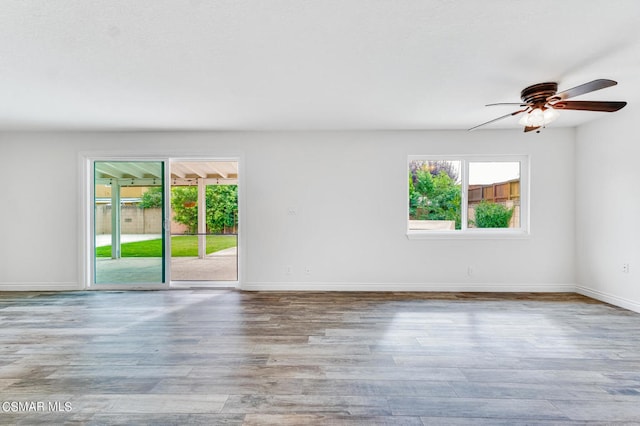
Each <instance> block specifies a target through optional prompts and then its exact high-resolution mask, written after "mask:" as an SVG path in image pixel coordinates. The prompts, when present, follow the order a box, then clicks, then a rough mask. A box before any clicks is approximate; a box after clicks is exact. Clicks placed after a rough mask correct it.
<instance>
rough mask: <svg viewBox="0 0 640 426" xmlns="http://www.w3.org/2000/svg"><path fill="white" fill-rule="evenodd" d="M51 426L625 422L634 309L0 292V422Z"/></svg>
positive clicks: (637, 320)
mask: <svg viewBox="0 0 640 426" xmlns="http://www.w3.org/2000/svg"><path fill="white" fill-rule="evenodd" d="M20 404H22V405H20ZM63 423H66V424H101V425H102V424H153V425H164V424H166V425H169V424H176V425H186V424H203V425H219V424H223V425H288V424H291V425H306V424H311V425H423V424H424V425H431V424H435V425H518V424H522V425H524V424H526V425H543V424H553V425H582V424H600V425H605V424H606V425H610V424H640V314H637V313H633V312H630V311H627V310H624V309H621V308H617V307H614V306H610V305H607V304H604V303H600V302H597V301H594V300H591V299H588V298H585V297H582V296H578V295H575V294H493V293H491V294H487V293H481V294H471V293H316V292H314V293H304V292H287V293H277V292H274V293H271V292H269V293H265V292H256V293H251V292H239V291H231V290H173V291H157V292H144V291H133V292H115V291H114V292H70V293H3V294H0V424H29V425H32V424H63Z"/></svg>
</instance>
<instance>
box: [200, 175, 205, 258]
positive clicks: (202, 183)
mask: <svg viewBox="0 0 640 426" xmlns="http://www.w3.org/2000/svg"><path fill="white" fill-rule="evenodd" d="M206 233H207V183H206V180H205V179H203V178H198V257H199V258H200V259H204V258H205V256H206V255H207V235H206Z"/></svg>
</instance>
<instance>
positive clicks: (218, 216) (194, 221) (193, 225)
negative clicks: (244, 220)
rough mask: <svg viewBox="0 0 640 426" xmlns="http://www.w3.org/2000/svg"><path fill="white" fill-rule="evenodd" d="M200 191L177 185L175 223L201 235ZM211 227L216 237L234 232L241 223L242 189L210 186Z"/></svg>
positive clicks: (173, 196)
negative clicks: (199, 215) (199, 231)
mask: <svg viewBox="0 0 640 426" xmlns="http://www.w3.org/2000/svg"><path fill="white" fill-rule="evenodd" d="M197 200H198V188H197V187H195V186H177V187H174V188H172V190H171V208H172V209H173V212H174V217H173V220H175V221H176V222H178V223H182V224H183V225H186V226H187V227H188V229H189V233H191V234H195V233H197V232H198V206H197V204H196V202H197ZM206 200H207V201H206V204H207V214H206V220H207V228H208V231H209V232H211V233H214V234H226V233H229V232H231V233H233V232H234V231H235V227H236V225H237V224H238V186H237V185H207V189H206Z"/></svg>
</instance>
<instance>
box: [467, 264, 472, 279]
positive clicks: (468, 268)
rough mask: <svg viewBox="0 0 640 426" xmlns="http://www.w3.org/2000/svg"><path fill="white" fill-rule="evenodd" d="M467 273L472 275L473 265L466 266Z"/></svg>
mask: <svg viewBox="0 0 640 426" xmlns="http://www.w3.org/2000/svg"><path fill="white" fill-rule="evenodd" d="M467 275H468V276H470V277H471V276H473V266H467Z"/></svg>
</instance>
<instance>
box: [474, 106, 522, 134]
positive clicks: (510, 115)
mask: <svg viewBox="0 0 640 426" xmlns="http://www.w3.org/2000/svg"><path fill="white" fill-rule="evenodd" d="M526 110H527V108H525V109H521V110H518V111H514V112H512V113H510V114H505V115H503V116H502V117H498V118H494V119H493V120H489V121H487V122H485V123H482V124H478V125H477V126H474V127H472V128H470V129H469V130H468V131H469V132H470V131H472V130H475V129H477V128H478V127H482V126H486V125H487V124H491V123H494V122H496V121H499V120H502V119H504V118H507V117H513V116H514V115H518V114H520V113H521V112H525V111H526Z"/></svg>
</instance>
